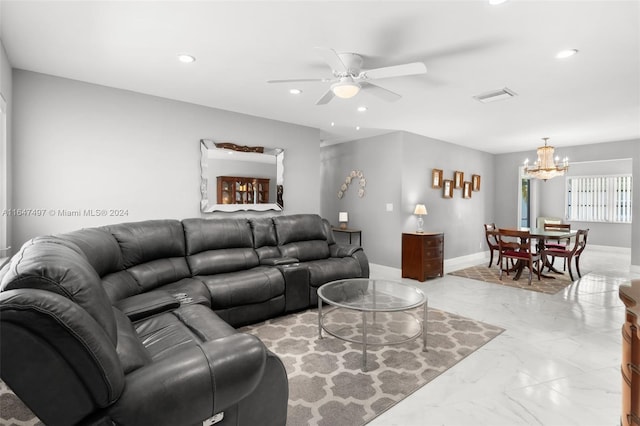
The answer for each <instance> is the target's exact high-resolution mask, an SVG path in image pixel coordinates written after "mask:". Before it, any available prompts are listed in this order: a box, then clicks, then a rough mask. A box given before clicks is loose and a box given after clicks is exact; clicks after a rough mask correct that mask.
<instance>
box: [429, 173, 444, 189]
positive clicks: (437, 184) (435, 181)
mask: <svg viewBox="0 0 640 426" xmlns="http://www.w3.org/2000/svg"><path fill="white" fill-rule="evenodd" d="M431 187H432V188H442V170H440V169H433V170H432V171H431Z"/></svg>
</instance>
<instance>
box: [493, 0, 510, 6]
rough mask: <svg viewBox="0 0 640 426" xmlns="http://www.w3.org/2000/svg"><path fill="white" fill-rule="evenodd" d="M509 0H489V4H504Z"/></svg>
mask: <svg viewBox="0 0 640 426" xmlns="http://www.w3.org/2000/svg"><path fill="white" fill-rule="evenodd" d="M506 1H507V0H489V4H490V5H491V6H497V5H499V4H502V3H504V2H506Z"/></svg>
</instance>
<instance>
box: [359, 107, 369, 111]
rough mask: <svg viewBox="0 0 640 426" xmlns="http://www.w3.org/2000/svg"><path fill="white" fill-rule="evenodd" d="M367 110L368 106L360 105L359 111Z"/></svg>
mask: <svg viewBox="0 0 640 426" xmlns="http://www.w3.org/2000/svg"><path fill="white" fill-rule="evenodd" d="M366 110H367V107H366V106H359V107H358V111H360V112H365V111H366Z"/></svg>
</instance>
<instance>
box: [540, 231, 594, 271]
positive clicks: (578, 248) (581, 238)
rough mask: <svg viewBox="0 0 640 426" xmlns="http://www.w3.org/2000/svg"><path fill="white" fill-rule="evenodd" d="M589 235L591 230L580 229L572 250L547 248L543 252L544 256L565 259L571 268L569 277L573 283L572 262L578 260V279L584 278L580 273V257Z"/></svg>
mask: <svg viewBox="0 0 640 426" xmlns="http://www.w3.org/2000/svg"><path fill="white" fill-rule="evenodd" d="M588 235H589V229H579V230H578V232H576V237H575V238H576V240H575V242H574V244H573V247H571V248H568V247H567V248H564V249H562V248H546V247H545V249H544V250H543V251H542V255H543V256H553V257H563V258H565V260H566V263H567V265H568V266H569V277H571V281H573V272H572V271H571V260H572V259H575V260H576V271H577V272H578V278H582V274H581V273H580V255H581V254H582V252H583V251H584V248H585V247H586V246H587V236H588Z"/></svg>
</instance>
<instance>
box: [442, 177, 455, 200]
mask: <svg viewBox="0 0 640 426" xmlns="http://www.w3.org/2000/svg"><path fill="white" fill-rule="evenodd" d="M442 196H443V197H444V198H453V181H452V180H451V179H445V180H443V181H442Z"/></svg>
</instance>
